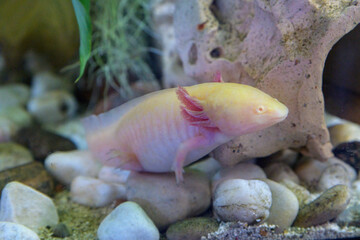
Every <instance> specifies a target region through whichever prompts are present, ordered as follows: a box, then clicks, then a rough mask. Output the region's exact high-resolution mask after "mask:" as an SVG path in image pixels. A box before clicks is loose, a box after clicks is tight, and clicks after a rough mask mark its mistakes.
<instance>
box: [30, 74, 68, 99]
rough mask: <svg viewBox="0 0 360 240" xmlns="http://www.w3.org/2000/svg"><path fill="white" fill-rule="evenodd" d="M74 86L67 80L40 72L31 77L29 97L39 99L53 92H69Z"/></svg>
mask: <svg viewBox="0 0 360 240" xmlns="http://www.w3.org/2000/svg"><path fill="white" fill-rule="evenodd" d="M73 87H74V84H71V83H70V82H69V81H68V80H67V79H65V78H63V77H61V76H58V75H56V74H55V73H53V72H51V71H41V72H38V73H36V74H35V75H34V76H33V79H32V83H31V96H32V97H39V96H42V95H44V94H46V93H47V92H50V91H53V90H59V89H62V90H65V91H69V92H71V91H72V90H73Z"/></svg>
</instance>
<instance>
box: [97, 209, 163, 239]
mask: <svg viewBox="0 0 360 240" xmlns="http://www.w3.org/2000/svg"><path fill="white" fill-rule="evenodd" d="M97 235H98V238H99V240H114V239H121V240H143V239H147V240H159V239H160V233H159V230H158V229H157V228H156V226H155V225H154V223H153V222H152V221H151V219H150V218H149V217H148V216H147V215H146V213H145V212H144V210H143V209H142V208H141V207H140V206H139V205H138V204H137V203H134V202H124V203H122V204H120V205H119V206H117V207H116V208H115V209H114V210H113V211H112V212H111V213H110V214H109V215H108V216H106V217H105V219H104V220H103V221H102V222H101V224H100V226H99V229H98V232H97Z"/></svg>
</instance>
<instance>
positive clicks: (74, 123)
mask: <svg viewBox="0 0 360 240" xmlns="http://www.w3.org/2000/svg"><path fill="white" fill-rule="evenodd" d="M46 127H47V129H48V130H50V131H51V132H55V133H57V134H58V135H60V136H63V137H66V138H68V139H70V140H71V141H72V142H73V143H74V144H75V145H76V147H77V149H82V150H85V149H88V145H87V141H86V136H85V128H84V126H83V124H82V123H81V121H80V119H74V120H71V121H66V122H65V123H63V124H53V125H52V126H51V125H47V126H46Z"/></svg>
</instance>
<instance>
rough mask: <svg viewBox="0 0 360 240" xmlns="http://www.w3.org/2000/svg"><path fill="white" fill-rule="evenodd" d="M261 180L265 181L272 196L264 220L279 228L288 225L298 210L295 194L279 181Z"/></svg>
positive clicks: (284, 227)
mask: <svg viewBox="0 0 360 240" xmlns="http://www.w3.org/2000/svg"><path fill="white" fill-rule="evenodd" d="M261 180H262V181H264V182H266V183H267V185H268V186H269V188H270V191H271V196H272V205H271V208H270V214H269V217H268V218H267V219H266V220H265V222H266V223H268V224H273V225H276V226H278V227H279V228H280V229H286V228H288V227H290V226H291V225H292V223H293V221H294V220H295V218H296V215H297V214H298V210H299V202H298V200H297V198H296V196H295V194H294V193H293V192H292V191H290V190H289V189H288V188H287V187H285V186H283V185H281V184H280V183H277V182H274V181H272V180H269V179H261Z"/></svg>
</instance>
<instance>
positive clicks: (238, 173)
mask: <svg viewBox="0 0 360 240" xmlns="http://www.w3.org/2000/svg"><path fill="white" fill-rule="evenodd" d="M255 178H266V174H265V172H264V171H263V170H262V168H260V167H259V166H257V165H256V164H253V163H239V164H237V165H236V166H234V167H228V168H222V169H220V171H218V172H217V173H216V174H215V175H214V176H213V178H212V182H211V189H212V192H213V194H214V191H215V189H216V187H217V186H218V185H219V184H220V183H222V182H224V181H226V180H229V179H246V180H250V179H255Z"/></svg>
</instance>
